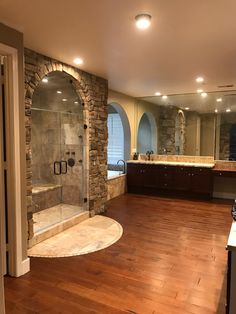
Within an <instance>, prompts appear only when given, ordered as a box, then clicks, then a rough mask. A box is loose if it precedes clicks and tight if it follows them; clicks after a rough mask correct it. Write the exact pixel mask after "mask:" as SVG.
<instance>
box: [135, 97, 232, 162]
mask: <svg viewBox="0 0 236 314" xmlns="http://www.w3.org/2000/svg"><path fill="white" fill-rule="evenodd" d="M139 101H145V102H148V103H151V104H152V105H153V106H155V111H158V117H157V118H156V119H154V120H155V121H152V122H151V119H150V117H149V116H148V115H147V114H144V115H143V117H142V119H141V121H140V123H139V129H138V139H137V151H138V152H139V153H142V154H145V153H146V152H147V151H150V150H152V151H154V153H157V154H162V155H164V154H168V155H188V156H213V157H214V159H220V160H231V161H235V160H236V91H224V92H211V93H199V94H196V93H195V94H182V95H170V96H167V97H163V96H153V97H152V96H150V97H144V98H140V99H139Z"/></svg>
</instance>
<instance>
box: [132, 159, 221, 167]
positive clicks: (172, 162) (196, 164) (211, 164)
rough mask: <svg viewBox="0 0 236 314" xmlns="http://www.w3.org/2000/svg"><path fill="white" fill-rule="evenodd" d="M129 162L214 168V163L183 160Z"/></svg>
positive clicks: (134, 161)
mask: <svg viewBox="0 0 236 314" xmlns="http://www.w3.org/2000/svg"><path fill="white" fill-rule="evenodd" d="M127 163H134V164H144V165H147V164H150V165H167V166H184V167H201V168H213V167H214V166H215V164H214V163H197V162H183V161H164V160H163V161H162V160H128V161H127Z"/></svg>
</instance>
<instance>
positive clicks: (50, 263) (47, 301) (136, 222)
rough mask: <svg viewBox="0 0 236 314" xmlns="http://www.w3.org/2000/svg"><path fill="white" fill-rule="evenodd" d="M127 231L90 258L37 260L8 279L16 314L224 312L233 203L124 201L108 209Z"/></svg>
mask: <svg viewBox="0 0 236 314" xmlns="http://www.w3.org/2000/svg"><path fill="white" fill-rule="evenodd" d="M107 215H108V216H109V217H112V218H114V219H115V220H117V221H118V222H119V223H120V224H121V225H122V226H123V228H124V234H123V237H122V238H121V239H120V241H118V242H117V243H116V244H114V245H112V246H111V247H109V248H107V249H105V250H102V251H99V252H96V253H92V254H89V255H84V256H78V257H70V258H57V259H44V258H32V260H31V272H30V273H29V274H26V275H25V276H23V277H21V278H18V279H14V278H6V279H5V293H6V308H7V314H9V313H14V314H17V313H50V314H51V313H70V314H72V313H76V314H82V313H102V314H104V313H108V314H113V313H139V314H146V313H148V314H149V313H150V314H170V313H171V314H187V313H189V314H190V313H192V314H216V313H217V314H223V313H225V309H224V304H225V274H226V264H227V253H226V251H225V245H226V243H227V237H228V233H229V230H230V225H231V217H230V203H228V204H227V203H225V202H219V201H218V202H217V201H212V202H199V201H193V200H191V201H188V200H177V199H167V198H157V197H148V196H136V195H128V194H126V195H124V196H121V197H118V198H116V199H114V200H112V201H110V202H109V205H108V213H107Z"/></svg>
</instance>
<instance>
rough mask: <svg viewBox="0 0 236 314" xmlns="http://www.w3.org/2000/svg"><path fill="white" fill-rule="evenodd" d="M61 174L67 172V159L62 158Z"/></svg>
mask: <svg viewBox="0 0 236 314" xmlns="http://www.w3.org/2000/svg"><path fill="white" fill-rule="evenodd" d="M60 164H61V174H67V161H65V160H61V162H60Z"/></svg>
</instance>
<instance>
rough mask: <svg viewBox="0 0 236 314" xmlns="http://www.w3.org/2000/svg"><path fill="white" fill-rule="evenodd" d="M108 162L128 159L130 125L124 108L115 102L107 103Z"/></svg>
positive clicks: (114, 162) (113, 162) (111, 163)
mask: <svg viewBox="0 0 236 314" xmlns="http://www.w3.org/2000/svg"><path fill="white" fill-rule="evenodd" d="M107 123H108V149H107V155H108V164H110V165H115V164H116V163H117V161H118V160H119V159H123V160H128V159H130V139H131V136H130V126H129V121H128V118H127V115H126V113H125V111H124V109H123V108H122V107H121V106H120V105H119V104H117V103H112V104H109V105H108V122H107Z"/></svg>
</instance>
